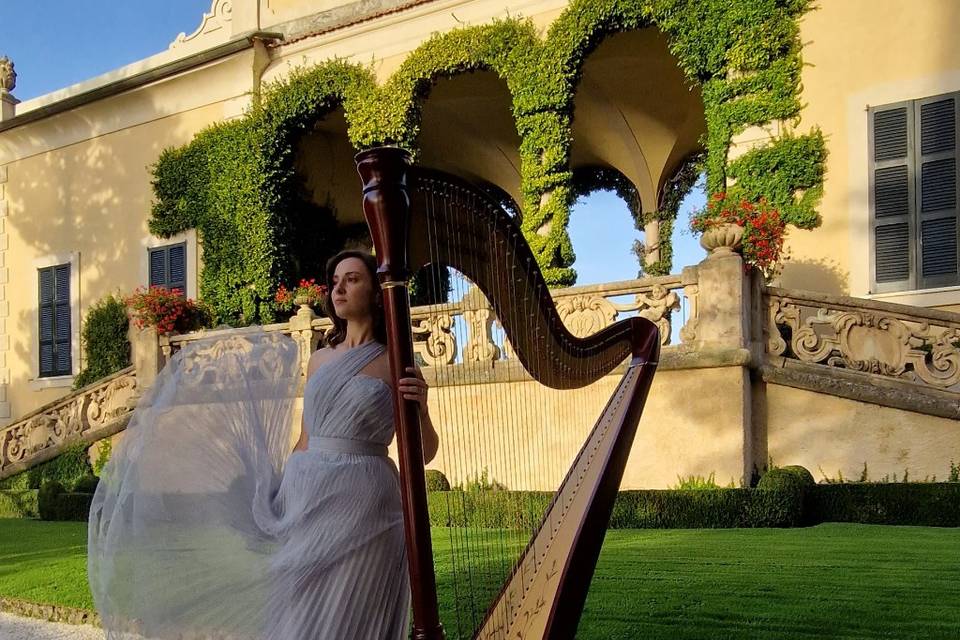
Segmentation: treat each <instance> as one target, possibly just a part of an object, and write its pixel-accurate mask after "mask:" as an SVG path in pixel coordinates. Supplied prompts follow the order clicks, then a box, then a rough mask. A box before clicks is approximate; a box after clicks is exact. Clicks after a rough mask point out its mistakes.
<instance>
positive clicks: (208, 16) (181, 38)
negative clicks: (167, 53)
mask: <svg viewBox="0 0 960 640" xmlns="http://www.w3.org/2000/svg"><path fill="white" fill-rule="evenodd" d="M231 20H233V0H213V2H212V3H211V5H210V11H208V12H207V13H204V14H203V21H202V22H201V23H200V26H199V27H197V30H196V31H194V32H193V33H191V34H190V35H187V34H186V33H182V32H181V33H180V35H178V36H177V37H176V39H175V40H174V41H173V42H171V43H170V46H169V49H177V48H178V47H180V46H182V45H184V44H186V43H188V42H192V41H194V40H196V39H198V38H200V37H202V36H206V35H207V34H210V33H215V32H218V31H221V30H222V29H223V28H225V27H227V26H229V25H230V22H231Z"/></svg>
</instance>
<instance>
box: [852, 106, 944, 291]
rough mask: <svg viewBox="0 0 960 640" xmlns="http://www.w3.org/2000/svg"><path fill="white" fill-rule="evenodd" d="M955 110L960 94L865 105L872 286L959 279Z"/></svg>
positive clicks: (898, 287)
mask: <svg viewBox="0 0 960 640" xmlns="http://www.w3.org/2000/svg"><path fill="white" fill-rule="evenodd" d="M958 117H960V93H953V94H946V95H941V96H936V97H932V98H924V99H921V100H912V101H909V102H901V103H898V104H892V105H885V106H882V107H874V108H871V109H870V112H869V122H870V124H869V127H870V141H871V148H870V156H869V157H870V218H871V219H870V231H871V243H872V253H871V260H870V264H871V279H872V285H873V287H872V289H873V293H885V292H889V291H907V290H913V289H929V288H933V287H944V286H952V285H958V284H960V273H958V263H960V224H958V218H960V216H958V207H957V184H958V182H960V179H958V175H960V174H958V169H960V167H958V166H957V156H958V152H957V128H958Z"/></svg>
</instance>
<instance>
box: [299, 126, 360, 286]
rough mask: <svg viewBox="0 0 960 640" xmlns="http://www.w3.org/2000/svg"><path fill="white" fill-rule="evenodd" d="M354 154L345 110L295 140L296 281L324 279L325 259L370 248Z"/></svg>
mask: <svg viewBox="0 0 960 640" xmlns="http://www.w3.org/2000/svg"><path fill="white" fill-rule="evenodd" d="M355 154H356V150H355V149H354V147H353V145H352V144H351V143H350V139H349V138H348V136H347V121H346V118H345V116H344V112H343V109H337V110H335V111H333V112H331V113H329V114H327V115H326V116H324V117H323V118H321V119H319V120H317V122H316V124H315V125H314V126H313V128H312V129H311V130H310V131H309V132H307V133H306V134H305V135H303V136H302V137H301V138H300V140H299V141H298V142H297V150H296V155H295V161H294V170H295V172H296V177H297V180H298V182H299V184H298V187H299V189H298V193H297V194H296V195H295V196H294V197H293V198H292V200H293V201H292V202H291V203H290V206H289V207H288V215H287V220H288V223H289V224H290V225H291V231H292V233H291V234H290V240H291V244H292V246H291V254H292V255H291V260H292V262H293V270H292V271H293V273H294V275H295V277H296V278H297V279H299V278H308V279H309V278H316V279H317V280H318V281H321V280H322V278H323V270H324V267H325V265H326V261H327V259H328V258H329V257H330V256H332V255H333V254H334V253H336V252H337V251H339V250H340V249H344V248H361V249H364V250H369V249H370V247H371V242H370V235H369V232H368V231H367V227H366V223H365V222H364V219H363V211H362V209H361V200H362V198H361V192H360V181H359V178H358V177H357V172H356V170H355V169H354V160H353V157H354V155H355Z"/></svg>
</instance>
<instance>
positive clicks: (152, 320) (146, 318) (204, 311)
mask: <svg viewBox="0 0 960 640" xmlns="http://www.w3.org/2000/svg"><path fill="white" fill-rule="evenodd" d="M124 302H125V303H126V305H127V308H129V309H130V315H131V317H132V319H133V321H134V323H136V325H137V328H138V329H143V328H144V327H156V329H157V333H158V334H159V335H166V334H170V333H187V332H189V331H196V330H197V329H201V328H203V327H206V326H208V325H209V324H210V323H211V321H212V319H213V313H212V312H211V310H210V308H209V307H208V306H207V305H205V304H204V303H202V302H200V301H195V300H192V299H190V298H186V297H184V296H183V292H182V291H181V290H180V289H167V288H166V287H160V286H152V287H150V288H146V287H138V288H137V289H136V290H135V291H134V292H133V294H132V295H130V296H128V297H126V298H124Z"/></svg>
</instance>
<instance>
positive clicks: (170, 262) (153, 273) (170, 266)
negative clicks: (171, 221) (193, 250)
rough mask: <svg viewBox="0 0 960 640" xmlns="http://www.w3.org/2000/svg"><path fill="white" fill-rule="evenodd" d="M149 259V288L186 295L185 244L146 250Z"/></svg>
mask: <svg viewBox="0 0 960 640" xmlns="http://www.w3.org/2000/svg"><path fill="white" fill-rule="evenodd" d="M147 251H148V252H149V257H150V286H151V287H153V286H161V287H166V288H167V289H179V290H180V291H181V292H182V294H183V295H184V296H185V295H186V294H187V243H186V242H181V243H179V244H170V245H166V246H163V247H155V248H152V249H147Z"/></svg>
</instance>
